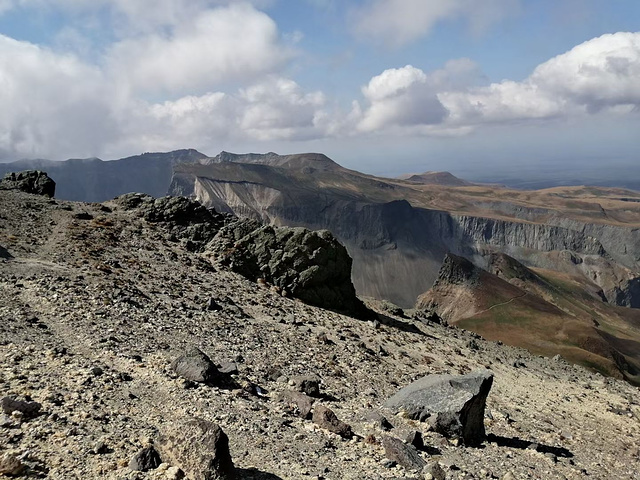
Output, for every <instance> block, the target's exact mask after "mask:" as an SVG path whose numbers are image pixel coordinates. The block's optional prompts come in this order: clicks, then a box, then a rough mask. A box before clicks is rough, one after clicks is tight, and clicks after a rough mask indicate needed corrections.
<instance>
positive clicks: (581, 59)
mask: <svg viewBox="0 0 640 480" xmlns="http://www.w3.org/2000/svg"><path fill="white" fill-rule="evenodd" d="M638 78H640V33H627V32H619V33H615V34H608V35H603V36H601V37H598V38H594V39H592V40H589V41H587V42H585V43H583V44H581V45H578V46H576V47H575V48H573V49H572V50H570V51H569V52H567V53H564V54H562V55H559V56H557V57H555V58H553V59H551V60H549V61H547V62H545V63H543V64H541V65H539V66H538V67H537V68H536V69H535V70H534V72H533V73H532V74H531V75H530V76H529V77H528V78H527V79H526V80H524V81H523V82H513V81H503V82H501V83H494V84H491V85H489V86H487V87H481V88H474V89H470V90H467V91H450V92H441V93H440V94H439V95H438V99H439V100H440V101H441V102H442V104H443V105H444V106H445V108H446V109H447V110H448V111H449V112H450V121H451V122H453V123H468V124H477V123H487V122H491V123H496V122H507V121H518V120H520V121H526V120H536V119H544V118H552V117H559V116H567V115H578V114H581V113H585V112H586V113H597V112H599V111H602V110H607V109H616V108H620V107H622V108H624V107H629V108H634V107H635V108H637V107H639V106H640V83H639V82H638V81H637V79H638Z"/></svg>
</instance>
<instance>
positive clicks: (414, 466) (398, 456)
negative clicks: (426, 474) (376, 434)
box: [382, 437, 426, 471]
mask: <svg viewBox="0 0 640 480" xmlns="http://www.w3.org/2000/svg"><path fill="white" fill-rule="evenodd" d="M382 446H383V447H384V454H385V456H386V457H387V458H388V459H389V460H393V461H394V462H398V464H399V465H402V466H403V467H404V468H406V469H408V470H416V471H420V470H422V469H423V468H424V466H425V465H426V462H425V461H424V460H423V459H422V457H420V454H419V453H418V450H416V448H415V447H414V446H413V445H407V444H406V443H404V442H403V441H402V440H400V439H398V438H395V437H384V438H383V439H382Z"/></svg>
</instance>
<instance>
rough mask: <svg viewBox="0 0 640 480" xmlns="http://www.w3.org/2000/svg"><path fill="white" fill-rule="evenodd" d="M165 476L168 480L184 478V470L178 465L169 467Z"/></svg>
mask: <svg viewBox="0 0 640 480" xmlns="http://www.w3.org/2000/svg"><path fill="white" fill-rule="evenodd" d="M164 476H165V478H166V479H167V480H182V479H183V478H184V472H183V471H182V470H180V468H178V467H169V468H167V471H166V472H165V474H164Z"/></svg>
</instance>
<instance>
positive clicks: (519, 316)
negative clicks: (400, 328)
mask: <svg viewBox="0 0 640 480" xmlns="http://www.w3.org/2000/svg"><path fill="white" fill-rule="evenodd" d="M487 268H488V270H489V271H485V270H483V269H481V268H478V267H476V266H475V265H473V264H472V263H471V262H470V261H469V260H467V259H465V258H463V257H459V256H456V255H451V254H449V255H447V256H446V257H445V260H444V263H443V265H442V268H441V269H440V273H439V276H438V279H437V280H436V281H435V282H434V285H433V286H432V287H431V289H429V291H427V292H426V293H425V294H423V295H421V296H420V297H418V302H417V305H416V307H417V308H418V309H419V310H422V311H426V312H432V311H434V312H436V313H437V314H438V315H440V316H441V317H442V318H443V319H445V320H446V321H448V322H449V323H452V324H455V325H459V326H462V327H464V328H467V329H470V330H472V331H474V332H477V333H480V334H481V335H483V336H485V337H486V338H490V339H493V340H501V341H504V342H505V343H509V344H511V345H517V346H521V347H524V348H527V349H529V350H530V351H532V352H536V353H539V354H544V355H549V356H553V355H554V354H561V355H562V356H563V357H564V358H567V359H570V360H571V361H572V362H577V363H580V364H583V365H586V366H590V367H593V368H597V369H598V370H600V371H602V372H603V373H605V374H607V375H615V376H618V377H621V378H625V379H627V380H629V381H631V382H633V383H635V384H637V385H638V384H640V312H639V311H638V310H636V309H627V308H621V307H615V306H612V305H609V304H606V303H603V302H602V299H601V295H602V292H601V291H599V290H598V289H597V288H595V286H594V285H593V284H585V282H584V281H581V280H580V278H579V277H570V276H566V275H559V274H557V273H556V272H554V271H550V270H536V271H534V270H531V269H529V268H527V267H525V266H524V265H522V264H521V263H520V262H518V261H517V260H515V259H513V258H511V257H509V256H507V255H505V254H492V255H490V256H488V267H487Z"/></svg>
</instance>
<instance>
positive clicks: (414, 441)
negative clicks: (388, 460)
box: [405, 430, 424, 450]
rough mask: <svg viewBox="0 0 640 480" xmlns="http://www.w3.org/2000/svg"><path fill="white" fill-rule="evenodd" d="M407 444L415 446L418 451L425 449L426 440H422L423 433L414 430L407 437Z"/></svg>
mask: <svg viewBox="0 0 640 480" xmlns="http://www.w3.org/2000/svg"><path fill="white" fill-rule="evenodd" d="M405 442H406V443H407V444H408V445H412V446H414V447H415V448H416V449H417V450H423V449H424V438H422V433H420V432H418V431H417V430H414V431H412V432H411V433H409V435H407V438H406V440H405Z"/></svg>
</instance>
